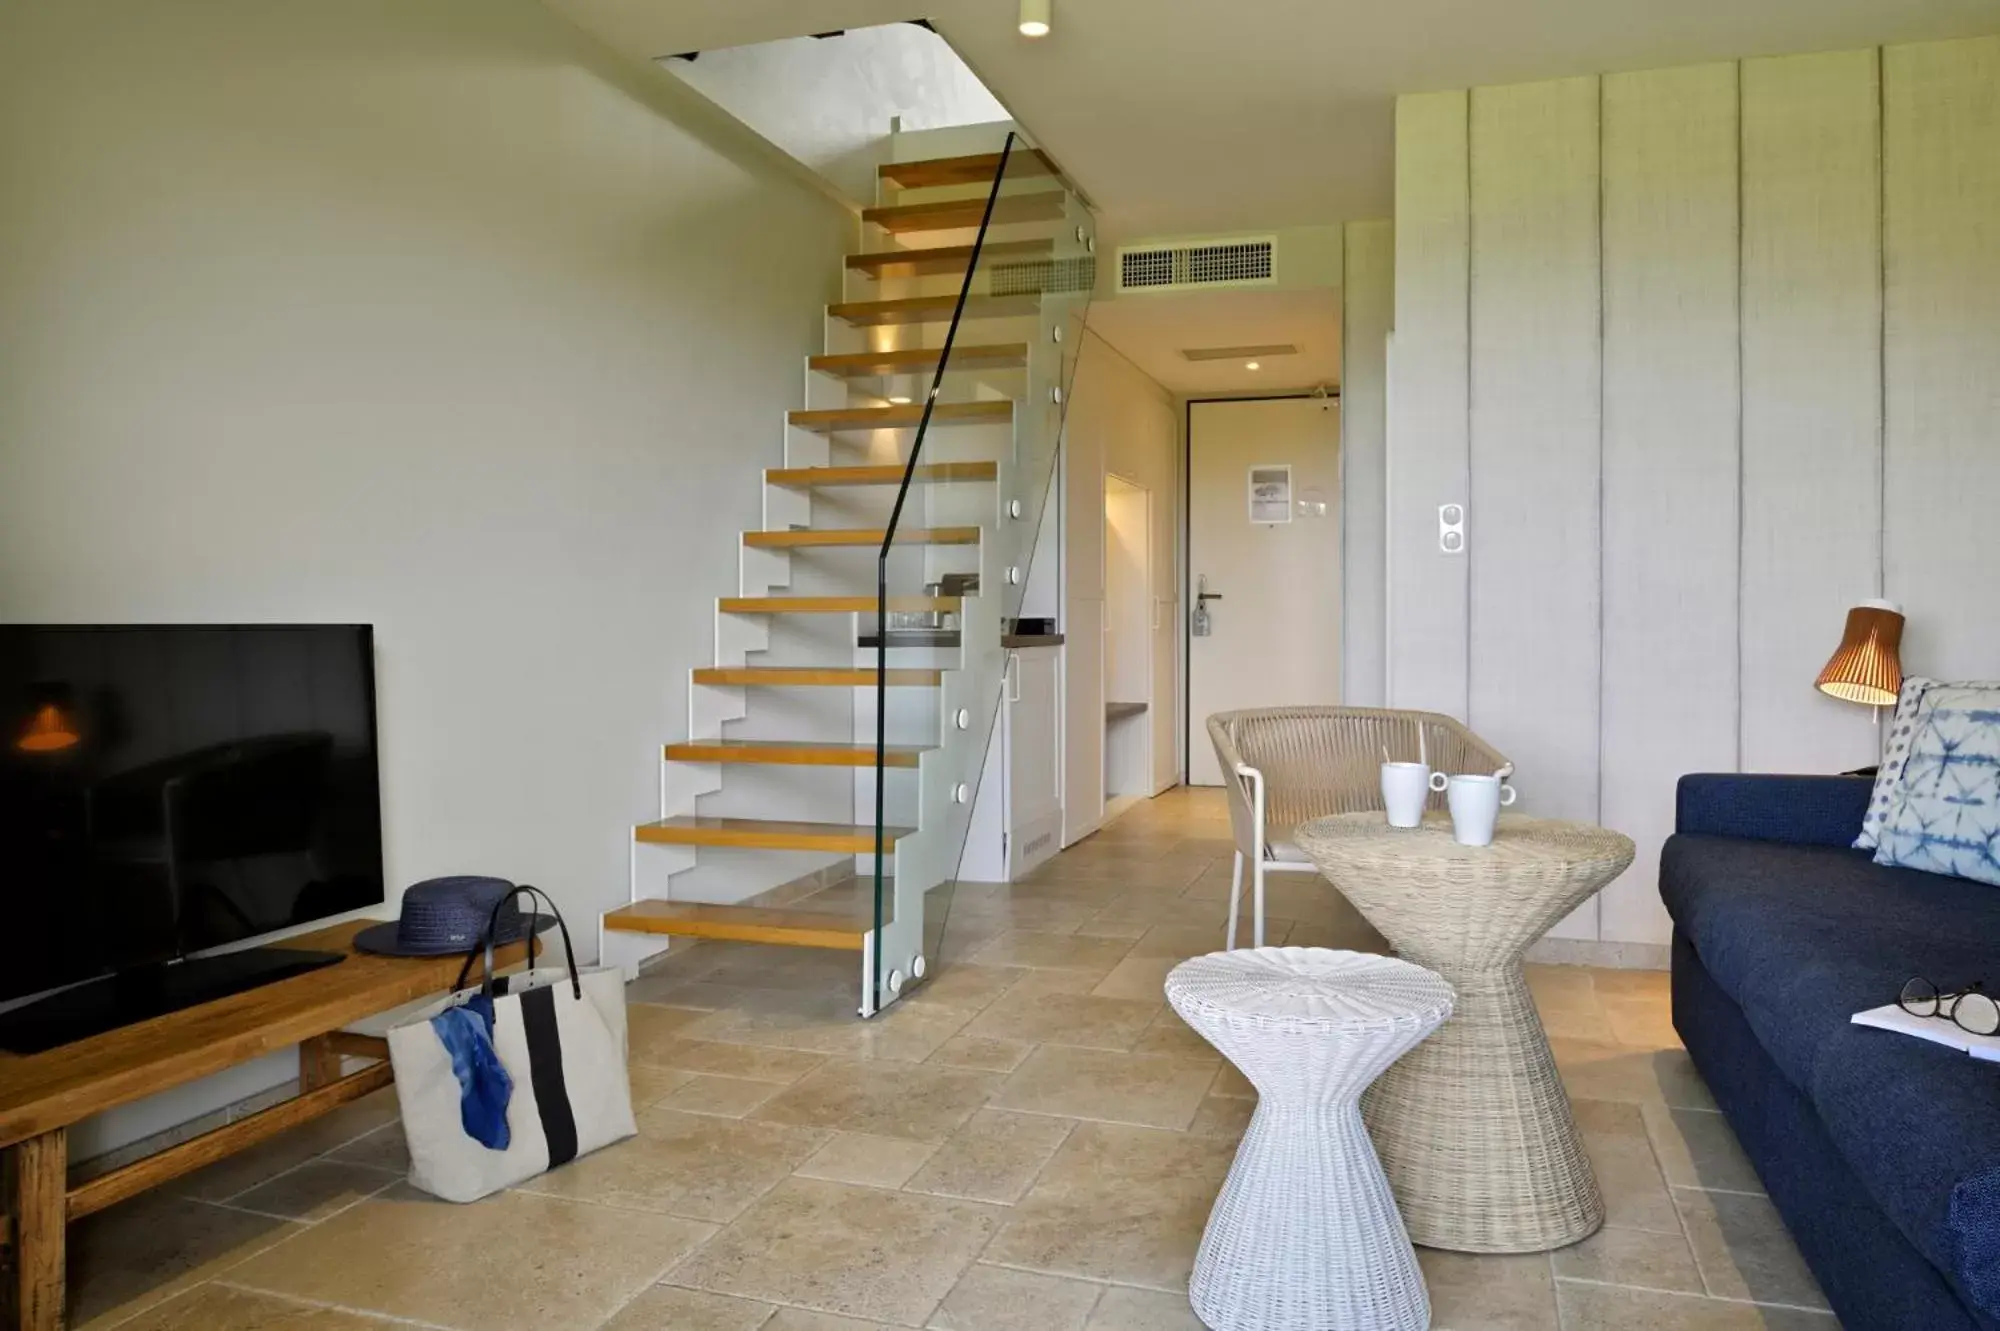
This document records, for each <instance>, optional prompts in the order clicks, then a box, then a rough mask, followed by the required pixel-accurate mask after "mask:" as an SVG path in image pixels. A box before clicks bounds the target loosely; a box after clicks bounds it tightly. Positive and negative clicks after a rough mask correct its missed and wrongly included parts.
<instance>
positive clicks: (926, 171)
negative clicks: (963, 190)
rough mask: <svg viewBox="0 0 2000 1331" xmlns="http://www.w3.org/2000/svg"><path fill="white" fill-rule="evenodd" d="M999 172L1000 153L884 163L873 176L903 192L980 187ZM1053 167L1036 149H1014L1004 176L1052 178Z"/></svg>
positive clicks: (969, 154) (1054, 171)
mask: <svg viewBox="0 0 2000 1331" xmlns="http://www.w3.org/2000/svg"><path fill="white" fill-rule="evenodd" d="M999 171H1000V154H999V153H968V154H966V155H964V156H962V157H932V158H928V159H926V160H924V161H919V162H884V163H883V164H882V165H881V166H879V167H877V168H876V171H875V174H876V175H878V176H880V177H881V178H882V179H883V180H886V181H888V182H889V183H890V184H892V185H897V186H900V187H901V188H903V189H931V188H935V187H937V186H939V185H979V184H984V183H986V182H988V181H990V180H992V179H993V177H994V176H995V175H997V174H999ZM1055 173H1056V168H1055V164H1054V163H1053V162H1051V161H1049V159H1048V157H1047V156H1046V155H1045V154H1043V152H1042V151H1041V149H1039V148H1016V149H1014V150H1013V152H1011V153H1009V154H1008V156H1007V177H1008V179H1010V180H1011V179H1013V178H1014V177H1015V176H1052V175H1054V174H1055Z"/></svg>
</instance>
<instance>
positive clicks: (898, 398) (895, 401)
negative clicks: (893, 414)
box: [889, 393, 910, 407]
mask: <svg viewBox="0 0 2000 1331" xmlns="http://www.w3.org/2000/svg"><path fill="white" fill-rule="evenodd" d="M889 402H890V405H892V406H897V407H907V406H909V405H910V399H908V398H907V397H904V396H903V395H902V394H900V393H891V394H889Z"/></svg>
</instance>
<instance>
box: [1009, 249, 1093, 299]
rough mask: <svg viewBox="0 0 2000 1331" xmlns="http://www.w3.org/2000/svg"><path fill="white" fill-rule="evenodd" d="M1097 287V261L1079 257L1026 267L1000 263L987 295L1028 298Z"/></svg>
mask: <svg viewBox="0 0 2000 1331" xmlns="http://www.w3.org/2000/svg"><path fill="white" fill-rule="evenodd" d="M1096 285H1097V259H1096V257H1095V256H1093V255H1089V254H1079V255H1077V256H1075V257H1073V258H1068V259H1031V260H1028V261H1027V262H1025V263H997V264H994V265H993V275H992V276H991V277H990V278H989V279H987V291H988V293H989V294H991V295H995V296H1025V295H1032V294H1034V293H1037V292H1044V291H1050V292H1056V291H1089V290H1090V289H1091V288H1092V287H1094V286H1096Z"/></svg>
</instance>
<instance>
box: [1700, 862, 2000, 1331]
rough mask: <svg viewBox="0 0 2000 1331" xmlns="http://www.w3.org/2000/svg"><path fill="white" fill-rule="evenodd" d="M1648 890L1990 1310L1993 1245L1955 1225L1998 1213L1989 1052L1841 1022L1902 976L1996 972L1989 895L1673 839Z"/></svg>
mask: <svg viewBox="0 0 2000 1331" xmlns="http://www.w3.org/2000/svg"><path fill="white" fill-rule="evenodd" d="M1660 890H1661V894H1662V896H1663V897H1664V898H1665V900H1666V903H1667V909H1668V911H1669V912H1670V913H1671V914H1672V915H1673V917H1674V921H1675V923H1676V925H1677V926H1678V927H1679V928H1680V930H1681V932H1682V933H1683V934H1684V935H1685V936H1686V938H1687V940H1688V942H1689V943H1690V944H1692V946H1693V947H1694V949H1695V952H1696V953H1697V954H1698V955H1699V956H1700V958H1701V961H1702V964H1703V966H1704V967H1705V968H1706V969H1707V971H1708V973H1709V975H1710V976H1711V978H1713V979H1714V980H1715V982H1716V983H1717V985H1718V986H1720V987H1721V988H1722V989H1723V990H1724V992H1726V993H1727V994H1728V995H1729V997H1730V998H1731V999H1733V1000H1734V1001H1735V1002H1736V1004H1737V1006H1738V1007H1739V1008H1740V1009H1741V1010H1742V1012H1743V1016H1744V1020H1745V1021H1746V1022H1747V1023H1748V1024H1749V1026H1750V1028H1751V1030H1752V1031H1753V1032H1754V1033H1755V1034H1756V1037H1757V1039H1758V1042H1759V1043H1760V1044H1762V1045H1763V1046H1764V1049H1765V1051H1766V1052H1767V1053H1769V1054H1770V1055H1771V1060H1772V1062H1773V1063H1775V1064H1776V1065H1777V1066H1778V1068H1779V1070H1780V1072H1782V1073H1783V1075H1784V1076H1785V1078H1786V1080H1788V1081H1790V1082H1792V1083H1793V1085H1794V1086H1796V1087H1797V1088H1798V1089H1799V1090H1800V1091H1802V1092H1803V1093H1804V1094H1805V1095H1806V1096H1807V1097H1808V1098H1809V1099H1810V1100H1811V1101H1812V1102H1813V1104H1814V1107H1815V1109H1816V1110H1817V1111H1818V1113H1819V1115H1820V1118H1821V1120H1822V1122H1823V1123H1824V1125H1825V1127H1826V1130H1827V1135H1828V1136H1829V1137H1830V1138H1831V1139H1832V1140H1833V1142H1834V1144H1835V1145H1836V1146H1837V1147H1838V1148H1839V1149H1840V1151H1841V1154H1842V1155H1843V1156H1844V1157H1845V1158H1846V1159H1847V1161H1848V1163H1849V1164H1850V1165H1851V1166H1852V1167H1853V1169H1854V1172H1855V1176H1856V1178H1857V1179H1859V1181H1860V1182H1861V1184H1862V1186H1863V1187H1864V1188H1865V1189H1867V1191H1868V1193H1869V1195H1870V1196H1871V1197H1873V1198H1874V1199H1875V1201H1876V1202H1877V1204H1878V1205H1880V1206H1881V1207H1882V1209H1883V1211H1884V1213H1885V1214H1887V1215H1888V1216H1889V1218H1890V1219H1891V1220H1892V1221H1893V1222H1894V1223H1895V1225H1896V1226H1897V1228H1898V1229H1900V1230H1901V1231H1902V1232H1903V1234H1904V1235H1905V1236H1906V1237H1907V1238H1908V1239H1909V1240H1910V1242H1911V1244H1912V1245H1913V1246H1915V1247H1916V1248H1917V1250H1918V1251H1920V1252H1922V1253H1923V1254H1924V1255H1925V1257H1927V1258H1928V1259H1929V1260H1930V1261H1931V1262H1933V1263H1934V1264H1935V1265H1936V1266H1937V1268H1938V1269H1939V1270H1940V1271H1942V1272H1944V1273H1945V1274H1946V1275H1947V1276H1948V1277H1949V1278H1950V1279H1951V1280H1952V1282H1953V1284H1954V1285H1956V1286H1957V1287H1958V1288H1959V1290H1960V1291H1961V1293H1963V1294H1964V1295H1965V1296H1966V1297H1967V1299H1968V1301H1970V1302H1972V1303H1973V1304H1974V1306H1976V1307H1978V1308H1980V1310H1981V1311H1982V1313H1984V1314H1985V1315H1987V1316H1988V1317H1996V1316H2000V1308H1995V1307H1994V1306H1992V1305H1991V1304H1988V1303H1985V1302H1982V1301H1981V1300H1980V1298H1979V1296H1978V1294H1977V1292H1976V1291H1978V1290H1980V1289H1986V1288H1991V1284H1990V1283H1989V1282H1991V1281H1992V1280H1993V1278H1994V1272H1993V1271H1992V1269H1991V1266H1990V1263H1991V1262H1992V1261H1993V1260H1994V1256H1993V1254H1991V1253H1988V1252H1984V1251H1983V1250H1982V1249H1981V1247H1980V1244H1979V1242H1978V1241H1976V1240H1971V1241H1968V1239H1967V1238H1966V1237H1965V1235H1964V1234H1962V1233H1961V1231H1960V1228H1959V1227H1958V1226H1955V1225H1954V1222H1953V1220H1952V1217H1951V1209H1952V1205H1953V1197H1954V1194H1955V1193H1956V1192H1958V1190H1959V1189H1960V1187H1961V1185H1962V1184H1963V1185H1965V1189H1966V1190H1965V1192H1964V1193H1963V1197H1964V1200H1963V1201H1961V1202H1960V1220H1959V1222H1958V1223H1959V1226H1962V1225H1963V1224H1965V1223H1966V1222H1967V1221H1968V1220H1970V1222H1971V1223H1973V1224H1975V1226H1976V1225H1977V1224H1978V1223H1981V1222H1990V1223H2000V1215H1995V1214H1994V1209H1993V1208H1992V1194H1991V1193H1989V1192H1984V1191H1981V1189H1980V1187H1979V1185H1978V1184H1977V1183H1976V1182H1970V1183H1969V1182H1968V1180H1977V1179H1978V1178H1979V1177H1980V1176H1981V1175H1983V1174H1985V1173H1986V1172H1987V1171H1990V1170H1993V1169H1996V1168H2000V1065H1995V1064H1991V1063H1982V1062H1979V1061H1977V1060H1974V1059H1972V1058H1969V1057H1967V1056H1966V1055H1965V1054H1962V1053H1960V1052H1958V1051H1956V1050H1953V1049H1948V1048H1945V1047H1944V1046H1942V1045H1934V1044H1929V1043H1926V1042H1924V1041H1921V1040H1912V1039H1910V1038H1908V1037H1906V1036H1898V1035H1895V1034H1893V1033H1891V1032H1887V1031H1878V1030H1873V1029H1870V1028H1867V1027H1860V1026H1855V1025H1853V1024H1852V1023H1851V1022H1850V1021H1849V1020H1848V1018H1849V1017H1850V1016H1852V1014H1854V1013H1855V1012H1858V1011H1860V1010H1862V1009H1863V1008H1869V1007H1877V1006H1880V1005H1881V1004H1883V1003H1885V1002H1890V1001H1893V999H1894V997H1895V995H1896V993H1897V991H1898V990H1899V988H1900V987H1901V985H1902V983H1903V982H1904V981H1905V980H1907V979H1909V978H1910V977H1911V976H1914V975H1922V976H1926V977H1928V978H1930V979H1932V980H1934V981H1936V982H1937V983H1938V984H1940V985H1956V984H1962V983H1964V982H1966V981H1968V980H1973V979H1982V978H1983V979H1986V980H1988V981H1989V982H1990V983H1996V984H2000V893H1996V892H1995V891H1994V890H1993V889H1992V888H1991V887H1988V886H1985V885H1983V884H1980V883H1975V882H1969V881H1966V880H1963V879H1956V878H1944V877H1940V876H1938V875H1935V874H1926V873H1920V872H1917V871H1915V870H1910V869H1891V868H1884V867H1882V866H1880V865H1876V864H1873V863H1871V862H1870V861H1869V859H1868V858H1867V856H1866V855H1865V854H1863V853H1860V852H1855V851H1843V850H1835V849H1829V848H1825V847H1811V846H1787V845H1781V844H1777V843H1771V842H1752V841H1741V840H1736V839H1733V838H1722V837H1706V836H1688V835H1681V836H1675V837H1673V838H1672V839H1670V840H1669V841H1668V842H1667V846H1666V850H1665V852H1664V853H1663V855H1662V857H1661V865H1660Z"/></svg>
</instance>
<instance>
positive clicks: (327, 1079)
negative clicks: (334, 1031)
mask: <svg viewBox="0 0 2000 1331" xmlns="http://www.w3.org/2000/svg"><path fill="white" fill-rule="evenodd" d="M339 1080H340V1051H339V1050H338V1049H336V1048H334V1042H333V1040H332V1038H331V1037H329V1036H325V1035H315V1036H313V1037H312V1038H311V1039H310V1040H301V1041H299V1091H300V1092H301V1093H304V1092H306V1091H316V1090H318V1089H319V1088H320V1087H322V1086H329V1085H331V1084H332V1083H334V1082H337V1081H339Z"/></svg>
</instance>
